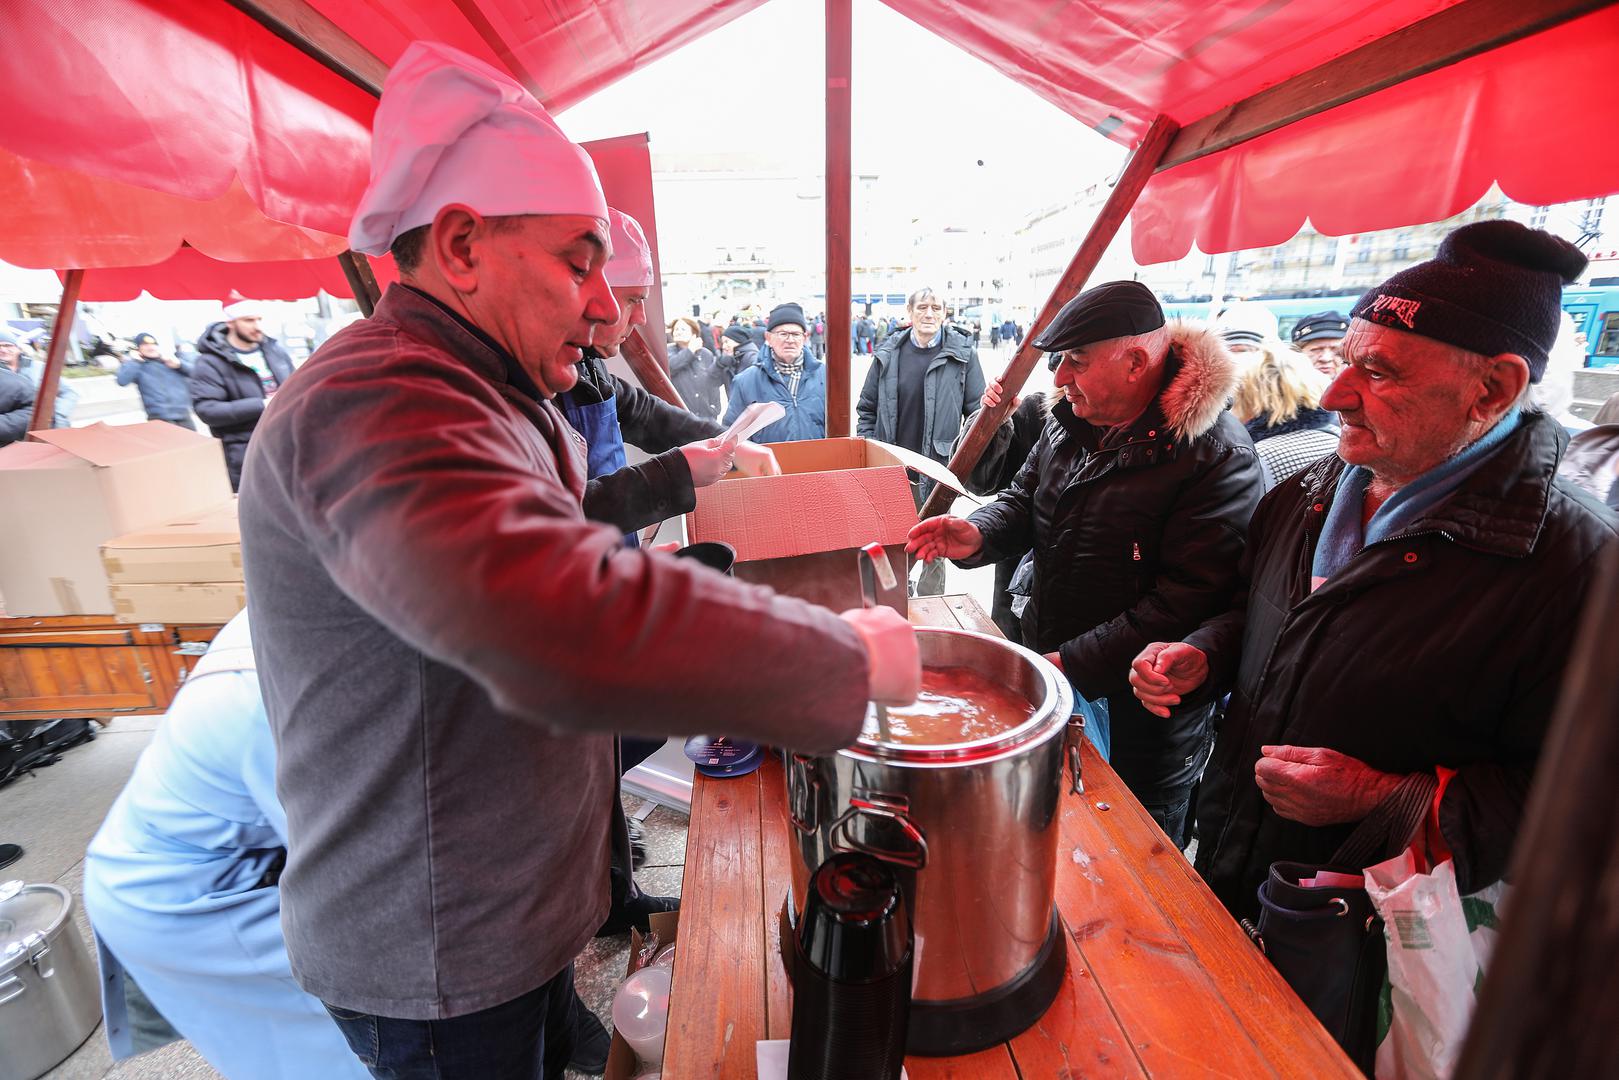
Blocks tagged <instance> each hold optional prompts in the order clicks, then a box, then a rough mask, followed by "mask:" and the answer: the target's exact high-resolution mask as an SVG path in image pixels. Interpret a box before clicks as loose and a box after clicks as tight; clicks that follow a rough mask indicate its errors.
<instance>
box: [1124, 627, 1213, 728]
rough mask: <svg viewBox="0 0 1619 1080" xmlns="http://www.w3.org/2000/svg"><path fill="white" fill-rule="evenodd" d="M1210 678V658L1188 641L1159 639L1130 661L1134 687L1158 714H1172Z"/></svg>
mask: <svg viewBox="0 0 1619 1080" xmlns="http://www.w3.org/2000/svg"><path fill="white" fill-rule="evenodd" d="M1208 677H1209V658H1208V657H1207V656H1205V655H1204V654H1203V650H1202V649H1199V648H1197V647H1196V646H1193V645H1188V644H1186V643H1185V642H1184V641H1155V642H1153V643H1152V644H1151V645H1148V646H1147V647H1146V648H1145V649H1142V650H1141V654H1140V655H1139V656H1137V657H1136V658H1135V659H1134V660H1133V661H1131V663H1130V689H1131V690H1134V691H1135V695H1136V698H1137V700H1139V701H1140V702H1141V704H1143V705H1145V706H1146V707H1147V711H1148V712H1150V713H1152V714H1153V715H1154V716H1168V715H1169V707H1170V706H1171V705H1179V704H1180V703H1181V698H1182V697H1183V696H1185V695H1186V694H1190V693H1191V692H1192V691H1193V690H1196V689H1197V688H1198V687H1200V686H1202V685H1203V681H1204V680H1205V679H1207V678H1208Z"/></svg>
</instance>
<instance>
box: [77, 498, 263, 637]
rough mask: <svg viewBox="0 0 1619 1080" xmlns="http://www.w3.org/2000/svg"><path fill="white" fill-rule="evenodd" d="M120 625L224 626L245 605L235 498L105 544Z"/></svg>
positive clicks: (104, 561)
mask: <svg viewBox="0 0 1619 1080" xmlns="http://www.w3.org/2000/svg"><path fill="white" fill-rule="evenodd" d="M101 564H102V566H103V567H104V568H105V569H106V571H107V580H108V581H109V582H111V584H112V605H113V612H114V614H116V615H117V616H118V621H119V622H142V623H148V622H151V623H169V624H171V625H172V624H175V623H222V622H228V621H229V620H230V618H231V617H232V616H233V615H235V614H236V613H237V612H238V611H241V610H242V608H244V607H245V606H247V586H246V585H245V584H244V583H243V581H242V534H241V530H240V528H239V527H238V526H237V524H236V500H234V499H232V500H231V501H230V502H227V503H225V504H224V505H223V506H217V507H213V508H212V509H210V510H207V511H205V512H203V513H201V514H191V515H188V516H186V517H184V518H180V519H178V520H176V521H171V522H167V523H166V524H163V525H160V526H158V527H157V528H155V529H147V530H143V531H141V532H133V533H125V534H124V535H123V536H117V537H114V538H113V539H111V540H108V541H107V542H106V543H105V544H103V545H101Z"/></svg>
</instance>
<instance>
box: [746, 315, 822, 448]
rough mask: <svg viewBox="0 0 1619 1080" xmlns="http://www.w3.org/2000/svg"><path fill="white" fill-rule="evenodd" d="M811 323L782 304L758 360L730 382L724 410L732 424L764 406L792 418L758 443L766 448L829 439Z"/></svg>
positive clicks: (765, 431)
mask: <svg viewBox="0 0 1619 1080" xmlns="http://www.w3.org/2000/svg"><path fill="white" fill-rule="evenodd" d="M808 344H809V323H808V322H807V321H806V320H805V318H804V309H803V308H801V307H799V306H798V305H797V304H791V303H788V304H777V305H776V306H775V307H774V308H772V309H771V310H770V318H769V319H768V320H767V321H766V322H765V347H764V348H763V349H760V350H759V359H758V360H756V361H755V362H754V365H753V366H752V367H750V368H748V369H747V370H746V371H743V372H740V373H739V374H738V375H737V377H736V378H734V379H732V380H731V400H730V401H729V403H727V405H726V406H725V423H727V424H729V423H731V422H732V421H733V420H735V419H736V418H737V417H738V416H741V415H742V410H743V409H746V408H747V407H748V406H749V405H753V404H755V403H757V402H760V401H775V402H778V403H780V405H781V407H782V408H784V409H786V410H787V415H786V416H784V417H782V418H781V419H780V420H777V421H776V422H775V423H774V424H771V425H770V426H769V427H767V428H764V429H763V430H762V431H760V432H759V433H758V434H757V435H755V436H754V439H755V440H756V441H758V442H762V443H773V442H796V441H798V440H800V439H824V438H826V365H825V364H823V363H821V362H820V361H819V360H817V359H815V357H813V356H811V355H810V351H809V348H808Z"/></svg>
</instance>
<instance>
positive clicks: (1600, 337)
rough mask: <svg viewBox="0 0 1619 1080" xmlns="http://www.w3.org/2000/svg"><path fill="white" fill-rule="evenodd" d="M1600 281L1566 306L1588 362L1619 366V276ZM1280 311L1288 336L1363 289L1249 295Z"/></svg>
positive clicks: (1184, 312) (1202, 314)
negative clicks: (1300, 323) (1581, 336)
mask: <svg viewBox="0 0 1619 1080" xmlns="http://www.w3.org/2000/svg"><path fill="white" fill-rule="evenodd" d="M1598 281H1599V282H1601V283H1600V284H1593V285H1570V286H1569V287H1568V288H1566V289H1564V290H1563V310H1564V311H1566V312H1568V313H1569V314H1570V315H1572V316H1573V317H1574V326H1575V328H1576V329H1577V330H1579V331H1580V332H1581V333H1583V334H1584V335H1585V366H1586V367H1588V368H1609V367H1611V368H1616V369H1619V278H1599V279H1598ZM1248 299H1251V301H1252V302H1253V303H1256V304H1263V305H1264V306H1265V307H1267V308H1269V309H1270V310H1271V311H1273V312H1275V314H1276V323H1277V330H1278V333H1280V335H1281V337H1282V340H1283V341H1286V340H1288V336H1289V334H1290V333H1291V332H1292V330H1293V325H1294V324H1295V323H1297V322H1298V321H1299V320H1300V319H1302V318H1304V317H1305V316H1306V315H1314V314H1315V313H1316V312H1318V311H1336V312H1339V313H1341V314H1343V315H1348V314H1349V310H1350V309H1351V308H1352V307H1354V306H1355V301H1356V300H1359V299H1360V293H1358V292H1352V293H1333V294H1329V295H1326V296H1256V297H1251V298H1248ZM1164 313H1165V314H1166V315H1168V316H1169V317H1170V318H1176V317H1184V318H1192V319H1206V318H1208V317H1209V301H1208V300H1207V299H1204V300H1173V301H1165V303H1164Z"/></svg>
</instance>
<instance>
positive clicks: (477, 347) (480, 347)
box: [371, 284, 521, 390]
mask: <svg viewBox="0 0 1619 1080" xmlns="http://www.w3.org/2000/svg"><path fill="white" fill-rule="evenodd" d="M371 317H372V318H373V319H376V320H379V321H381V322H389V323H393V324H394V325H395V326H397V327H399V329H400V330H402V331H404V332H405V333H407V334H409V335H410V336H411V337H413V338H416V339H418V340H419V341H422V342H425V343H426V344H428V345H431V346H433V347H434V348H438V349H442V350H443V351H445V352H447V353H449V354H450V355H452V356H454V357H456V358H457V359H459V360H460V361H461V362H462V363H464V364H466V365H467V367H469V368H471V369H472V370H473V371H475V372H477V373H478V374H479V375H481V376H483V377H484V378H485V379H488V380H489V381H490V382H492V383H494V384H495V385H497V386H503V387H510V388H511V389H512V390H516V389H517V387H516V386H515V385H514V384H513V383H512V382H511V380H510V379H509V378H508V371H509V370H510V369H509V368H508V363H510V364H512V365H515V364H516V361H514V360H511V358H510V357H508V356H506V355H504V351H503V350H501V349H499V348H498V347H496V346H495V345H493V343H491V342H490V341H489V339H488V337H487V335H484V334H482V333H481V332H480V333H474V331H473V330H472V329H470V328H469V326H468V324H467V323H465V322H464V321H462V320H460V319H457V318H456V317H455V316H454V314H453V313H451V312H450V311H448V310H447V309H446V308H445V307H444V306H443V305H442V304H440V303H438V302H437V301H436V300H433V299H432V298H430V297H429V296H427V294H426V293H423V292H420V291H418V290H416V289H413V288H411V287H410V286H408V285H400V284H393V285H389V286H388V291H387V292H385V293H383V295H382V299H381V300H379V301H378V302H377V307H376V311H374V312H373V313H372V315H371ZM518 370H521V369H520V368H519V369H518Z"/></svg>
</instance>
